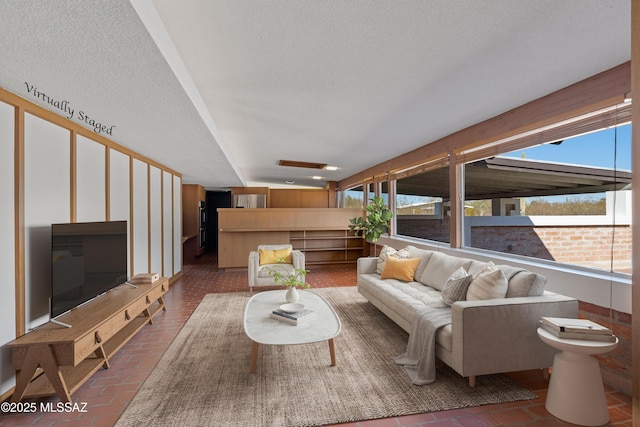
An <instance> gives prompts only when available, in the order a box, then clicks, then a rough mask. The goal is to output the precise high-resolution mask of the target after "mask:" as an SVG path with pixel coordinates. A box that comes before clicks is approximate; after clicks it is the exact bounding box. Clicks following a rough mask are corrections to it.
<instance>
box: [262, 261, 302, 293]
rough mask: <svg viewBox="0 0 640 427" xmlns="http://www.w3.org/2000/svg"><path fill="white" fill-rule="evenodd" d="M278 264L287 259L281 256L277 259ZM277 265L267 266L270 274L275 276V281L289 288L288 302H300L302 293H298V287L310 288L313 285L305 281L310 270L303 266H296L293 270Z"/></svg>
mask: <svg viewBox="0 0 640 427" xmlns="http://www.w3.org/2000/svg"><path fill="white" fill-rule="evenodd" d="M276 263H277V264H284V263H286V260H285V259H284V258H279V259H277V260H276ZM277 264H276V266H275V267H267V269H268V270H269V276H271V277H273V281H274V283H276V284H278V285H280V286H283V287H285V288H287V295H286V299H287V302H298V301H299V300H300V295H298V290H297V288H300V289H309V288H310V287H311V285H310V284H308V283H307V282H305V277H306V275H307V273H308V272H309V270H304V269H302V268H294V269H293V271H291V270H289V269H286V268H284V266H283V267H282V268H279V267H278V266H277Z"/></svg>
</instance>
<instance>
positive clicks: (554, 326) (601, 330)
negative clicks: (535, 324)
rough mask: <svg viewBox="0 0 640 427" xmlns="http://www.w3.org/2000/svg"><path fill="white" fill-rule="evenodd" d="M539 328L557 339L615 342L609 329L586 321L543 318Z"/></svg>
mask: <svg viewBox="0 0 640 427" xmlns="http://www.w3.org/2000/svg"><path fill="white" fill-rule="evenodd" d="M540 326H541V327H542V328H543V329H544V330H546V331H547V332H550V333H552V334H553V335H555V336H557V337H558V338H566V339H572V340H588V341H604V342H615V341H616V337H615V335H613V333H612V331H611V329H609V328H606V327H604V326H602V325H599V324H597V323H595V322H592V321H591V320H588V319H571V318H564V317H543V318H541V319H540Z"/></svg>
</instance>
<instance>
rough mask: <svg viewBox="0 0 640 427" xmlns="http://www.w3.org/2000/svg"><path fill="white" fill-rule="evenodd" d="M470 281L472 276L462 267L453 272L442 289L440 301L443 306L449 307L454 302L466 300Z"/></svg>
mask: <svg viewBox="0 0 640 427" xmlns="http://www.w3.org/2000/svg"><path fill="white" fill-rule="evenodd" d="M471 279H473V276H471V275H470V274H469V273H467V271H466V270H465V269H464V268H462V267H460V268H459V269H457V270H456V271H454V272H453V274H452V275H451V276H449V278H448V279H447V281H446V282H445V283H444V286H443V287H442V300H443V301H444V302H445V304H447V305H451V304H453V303H454V302H456V301H464V300H466V299H467V289H468V288H469V284H470V283H471Z"/></svg>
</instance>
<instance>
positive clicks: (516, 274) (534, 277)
mask: <svg viewBox="0 0 640 427" xmlns="http://www.w3.org/2000/svg"><path fill="white" fill-rule="evenodd" d="M498 268H499V269H500V270H502V272H503V273H504V275H505V277H506V278H507V281H508V282H509V286H508V289H507V298H516V297H531V296H540V295H542V294H544V287H545V285H546V283H547V278H546V277H544V276H541V275H539V274H536V273H532V272H531V271H527V270H525V269H523V268H519V267H512V266H510V265H499V266H498Z"/></svg>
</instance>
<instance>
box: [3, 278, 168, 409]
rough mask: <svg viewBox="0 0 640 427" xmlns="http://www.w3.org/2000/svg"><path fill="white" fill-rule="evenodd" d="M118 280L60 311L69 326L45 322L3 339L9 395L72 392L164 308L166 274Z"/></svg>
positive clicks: (65, 396) (15, 397)
mask: <svg viewBox="0 0 640 427" xmlns="http://www.w3.org/2000/svg"><path fill="white" fill-rule="evenodd" d="M136 286H137V288H134V287H131V286H129V285H120V286H118V287H117V288H114V289H112V290H110V291H109V292H107V293H105V294H103V295H101V296H99V297H98V298H96V299H94V300H92V301H89V302H88V303H86V304H84V305H82V306H80V307H77V308H75V309H73V310H71V311H70V312H68V313H66V314H64V315H62V316H60V317H59V318H58V319H57V320H59V321H60V322H64V323H66V324H69V325H71V328H67V327H64V326H60V325H57V324H55V323H52V322H49V323H46V324H44V325H42V326H40V327H39V328H37V329H35V330H33V331H31V332H29V333H27V334H25V335H23V336H21V337H19V338H16V339H15V340H13V341H11V342H10V343H8V344H7V346H8V347H10V348H11V351H12V353H11V354H12V361H13V368H14V369H15V370H16V375H17V378H16V387H15V390H14V392H13V396H12V398H11V400H12V401H13V402H18V401H20V400H21V399H23V398H31V397H43V396H53V395H56V394H57V395H58V397H59V398H60V400H61V401H63V402H71V394H72V393H73V392H74V391H76V390H77V389H78V388H79V387H80V386H81V385H82V384H83V383H84V382H85V381H86V380H87V379H89V378H90V377H91V376H92V375H93V374H94V373H95V372H96V371H97V370H98V369H100V367H103V368H108V367H109V359H110V358H111V356H112V355H113V354H114V353H116V352H117V351H118V350H119V349H120V348H121V347H122V346H123V345H124V344H125V343H126V342H127V341H129V339H131V337H133V336H134V335H135V334H136V333H137V332H138V331H139V330H140V329H142V327H143V326H144V325H146V324H147V323H152V322H153V317H154V316H155V315H156V314H157V313H158V312H159V311H160V310H165V311H166V307H165V305H164V299H163V296H164V294H165V293H166V292H167V291H168V290H169V279H168V278H165V277H163V278H160V279H158V280H157V281H156V282H154V283H153V284H150V285H149V284H147V285H136Z"/></svg>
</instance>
